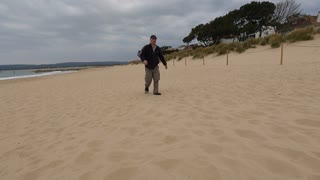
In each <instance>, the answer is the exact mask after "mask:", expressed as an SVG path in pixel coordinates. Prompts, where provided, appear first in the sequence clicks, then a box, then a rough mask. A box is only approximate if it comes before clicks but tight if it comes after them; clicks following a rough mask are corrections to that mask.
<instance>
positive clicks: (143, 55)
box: [141, 46, 148, 65]
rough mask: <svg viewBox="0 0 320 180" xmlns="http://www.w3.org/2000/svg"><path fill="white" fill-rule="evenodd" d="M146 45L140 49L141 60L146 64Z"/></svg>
mask: <svg viewBox="0 0 320 180" xmlns="http://www.w3.org/2000/svg"><path fill="white" fill-rule="evenodd" d="M146 49H147V48H146V46H144V47H143V48H142V49H141V61H142V63H143V64H144V65H148V61H147V59H146Z"/></svg>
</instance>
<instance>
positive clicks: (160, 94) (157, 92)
mask: <svg viewBox="0 0 320 180" xmlns="http://www.w3.org/2000/svg"><path fill="white" fill-rule="evenodd" d="M153 95H161V93H159V92H157V93H153Z"/></svg>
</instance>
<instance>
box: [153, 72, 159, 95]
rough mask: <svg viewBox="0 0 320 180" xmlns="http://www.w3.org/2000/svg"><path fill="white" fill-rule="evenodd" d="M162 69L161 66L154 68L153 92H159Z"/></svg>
mask: <svg viewBox="0 0 320 180" xmlns="http://www.w3.org/2000/svg"><path fill="white" fill-rule="evenodd" d="M159 80H160V70H159V66H157V67H156V68H154V70H153V93H154V94H155V93H159Z"/></svg>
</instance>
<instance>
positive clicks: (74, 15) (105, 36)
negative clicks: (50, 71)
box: [0, 0, 320, 64]
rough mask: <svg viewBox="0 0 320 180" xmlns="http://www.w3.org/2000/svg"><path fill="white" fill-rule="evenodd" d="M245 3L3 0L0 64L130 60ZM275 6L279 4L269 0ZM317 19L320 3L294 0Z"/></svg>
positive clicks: (178, 39) (208, 0) (245, 0)
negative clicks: (155, 39) (144, 49)
mask: <svg viewBox="0 0 320 180" xmlns="http://www.w3.org/2000/svg"><path fill="white" fill-rule="evenodd" d="M249 2H251V1H249V0H157V1H154V0H1V1H0V64H47V63H59V62H72V61H73V62H74V61H130V60H134V59H137V56H136V53H137V50H138V49H140V48H141V47H142V46H143V45H145V44H147V43H149V37H150V35H151V34H156V35H157V36H158V42H157V44H158V45H159V46H164V45H168V46H173V47H178V46H179V45H182V44H183V42H182V39H183V38H184V37H185V36H187V35H188V34H189V32H190V30H191V28H192V27H195V26H196V25H198V24H201V23H207V22H209V21H211V20H213V19H214V18H216V17H217V16H221V15H225V14H226V13H228V12H229V11H231V10H234V9H238V8H239V7H240V6H241V5H244V4H246V3H249ZM271 2H274V3H276V2H278V0H271ZM296 2H299V3H301V8H302V10H303V12H304V13H307V14H311V15H316V14H317V12H318V10H320V0H308V1H303V0H296Z"/></svg>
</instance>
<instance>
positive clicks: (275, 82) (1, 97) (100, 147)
mask: <svg viewBox="0 0 320 180" xmlns="http://www.w3.org/2000/svg"><path fill="white" fill-rule="evenodd" d="M294 45H295V46H292V44H286V45H285V46H284V65H282V66H280V65H279V61H280V49H271V50H270V49H269V50H265V49H267V48H268V47H258V48H255V49H250V50H249V51H247V52H245V53H243V54H236V53H232V54H230V56H229V60H230V62H229V66H226V65H225V63H226V56H220V57H214V56H209V57H206V58H205V62H206V65H205V66H203V65H202V61H201V60H192V59H191V58H188V59H187V63H188V64H187V66H185V65H184V60H181V61H179V62H177V61H175V66H172V62H169V69H168V70H165V69H164V68H163V66H162V65H161V81H160V91H161V92H162V93H163V95H162V96H153V95H151V94H144V92H143V89H144V87H143V84H144V80H143V77H144V69H143V66H142V65H128V66H116V67H111V68H97V69H89V70H84V71H81V72H77V73H72V74H65V75H55V76H48V77H39V78H31V79H19V80H9V81H1V82H0V109H1V111H0V119H1V123H0V162H1V163H0V179H4V180H6V179H8V180H9V179H10V180H13V179H23V180H35V179H46V180H49V179H59V180H60V179H68V180H72V179H80V180H92V179H102V180H104V179H105V180H126V179H139V180H144V179H145V180H150V179H152V180H157V179H159V180H164V179H172V180H173V179H176V180H182V179H184V180H185V179H199V180H200V179H201V180H205V179H208V180H212V179H215V180H218V179H237V180H239V179H243V180H249V179H266V180H269V179H283V180H285V179H288V180H289V179H290V180H292V179H297V180H298V179H299V180H301V179H306V180H318V179H320V83H319V82H320V58H319V57H320V48H318V47H297V46H319V45H320V38H319V37H317V38H316V40H313V41H306V42H299V43H296V44H294ZM151 89H152V87H151Z"/></svg>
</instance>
